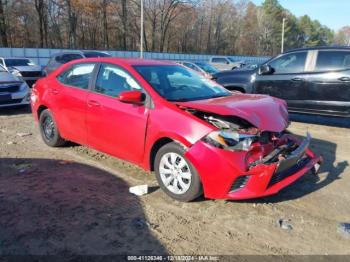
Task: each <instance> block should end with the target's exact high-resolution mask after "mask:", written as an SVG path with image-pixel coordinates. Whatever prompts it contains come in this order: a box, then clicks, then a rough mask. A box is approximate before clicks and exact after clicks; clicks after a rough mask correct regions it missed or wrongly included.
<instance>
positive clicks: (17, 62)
mask: <svg viewBox="0 0 350 262" xmlns="http://www.w3.org/2000/svg"><path fill="white" fill-rule="evenodd" d="M5 64H6V66H7V67H11V66H33V65H35V64H34V62H33V61H31V60H29V59H5Z"/></svg>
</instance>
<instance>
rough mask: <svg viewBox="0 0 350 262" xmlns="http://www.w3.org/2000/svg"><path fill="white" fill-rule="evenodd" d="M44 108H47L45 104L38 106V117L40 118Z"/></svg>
mask: <svg viewBox="0 0 350 262" xmlns="http://www.w3.org/2000/svg"><path fill="white" fill-rule="evenodd" d="M46 109H48V107H47V106H46V105H40V106H39V107H38V109H37V111H36V113H37V117H38V119H39V118H40V115H41V113H42V112H43V111H44V110H46Z"/></svg>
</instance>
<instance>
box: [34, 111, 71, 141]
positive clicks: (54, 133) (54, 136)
mask: <svg viewBox="0 0 350 262" xmlns="http://www.w3.org/2000/svg"><path fill="white" fill-rule="evenodd" d="M39 125H40V134H41V137H42V139H43V140H44V142H45V144H47V145H48V146H52V147H58V146H63V145H64V144H65V143H66V140H64V139H63V138H62V137H61V135H60V133H59V131H58V128H57V125H56V122H55V120H54V118H53V116H52V113H51V111H50V110H49V109H45V110H44V111H42V112H41V114H40V117H39Z"/></svg>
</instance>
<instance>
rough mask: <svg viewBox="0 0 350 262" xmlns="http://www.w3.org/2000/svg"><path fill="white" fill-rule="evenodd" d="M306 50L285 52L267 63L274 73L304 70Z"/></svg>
mask: <svg viewBox="0 0 350 262" xmlns="http://www.w3.org/2000/svg"><path fill="white" fill-rule="evenodd" d="M306 55H307V52H296V53H291V54H286V55H283V56H281V57H278V58H276V59H275V60H273V61H271V62H270V63H268V64H269V65H270V66H271V67H272V68H273V69H274V70H275V74H293V73H301V72H304V68H305V61H306Z"/></svg>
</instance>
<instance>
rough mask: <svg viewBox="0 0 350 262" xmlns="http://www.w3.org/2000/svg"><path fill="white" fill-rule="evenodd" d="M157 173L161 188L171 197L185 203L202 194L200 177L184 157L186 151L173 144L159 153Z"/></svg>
mask: <svg viewBox="0 0 350 262" xmlns="http://www.w3.org/2000/svg"><path fill="white" fill-rule="evenodd" d="M155 173H156V177H157V180H158V184H159V186H160V187H161V188H162V190H163V191H164V192H165V193H166V194H167V195H169V196H170V197H172V198H174V199H176V200H179V201H184V202H189V201H191V200H194V199H196V198H197V197H199V196H200V195H201V194H202V184H201V181H200V178H199V175H198V173H197V171H196V169H195V168H194V166H193V165H192V164H191V162H190V161H189V160H187V159H186V157H185V155H184V149H183V148H182V147H181V146H180V145H179V144H177V143H175V142H172V143H169V144H166V145H164V146H163V147H162V148H161V149H159V151H158V152H157V155H156V159H155Z"/></svg>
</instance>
